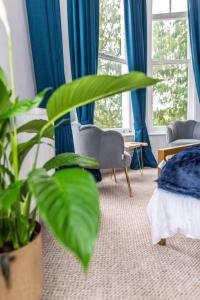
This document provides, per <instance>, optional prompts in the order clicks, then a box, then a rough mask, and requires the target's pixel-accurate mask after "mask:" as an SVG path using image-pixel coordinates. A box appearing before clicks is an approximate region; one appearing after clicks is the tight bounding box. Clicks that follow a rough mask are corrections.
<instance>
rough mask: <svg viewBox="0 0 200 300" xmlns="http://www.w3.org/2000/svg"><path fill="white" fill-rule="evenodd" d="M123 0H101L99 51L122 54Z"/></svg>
mask: <svg viewBox="0 0 200 300" xmlns="http://www.w3.org/2000/svg"><path fill="white" fill-rule="evenodd" d="M121 37H122V7H121V0H100V32H99V51H100V52H102V53H105V54H110V55H114V56H117V57H120V56H121V55H122V53H121V52H122V45H121Z"/></svg>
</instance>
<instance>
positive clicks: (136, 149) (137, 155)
mask: <svg viewBox="0 0 200 300" xmlns="http://www.w3.org/2000/svg"><path fill="white" fill-rule="evenodd" d="M135 150H136V153H137V159H138V163H139V167H140V174H141V175H142V168H141V163H140V157H139V153H138V148H135Z"/></svg>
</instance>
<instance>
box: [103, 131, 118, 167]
mask: <svg viewBox="0 0 200 300" xmlns="http://www.w3.org/2000/svg"><path fill="white" fill-rule="evenodd" d="M123 159H124V139H123V136H122V135H121V134H120V133H119V132H117V131H114V130H107V131H104V132H103V133H102V136H101V151H100V167H101V168H102V169H107V168H120V167H121V165H122V162H123Z"/></svg>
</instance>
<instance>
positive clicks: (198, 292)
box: [42, 169, 200, 300]
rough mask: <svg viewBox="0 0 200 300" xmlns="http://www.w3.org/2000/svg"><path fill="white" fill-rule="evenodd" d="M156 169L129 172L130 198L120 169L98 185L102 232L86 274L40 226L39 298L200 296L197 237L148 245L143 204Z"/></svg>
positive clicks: (111, 299) (125, 299)
mask: <svg viewBox="0 0 200 300" xmlns="http://www.w3.org/2000/svg"><path fill="white" fill-rule="evenodd" d="M155 176H156V173H155V170H151V169H146V170H145V171H144V175H143V176H142V177H141V176H140V175H139V172H134V171H132V172H131V182H132V187H133V190H134V199H131V198H129V197H128V193H127V185H126V181H125V177H124V174H123V173H120V174H118V183H117V184H115V183H114V182H112V181H111V179H110V176H106V177H105V178H104V180H103V182H102V183H100V185H99V189H100V194H101V209H102V219H101V231H100V237H99V240H98V242H97V245H96V250H95V253H94V256H93V259H92V262H91V265H90V269H89V272H88V274H84V273H83V272H82V270H81V268H80V265H79V263H77V261H76V260H75V259H74V257H73V256H71V254H69V253H66V252H65V251H64V250H63V249H62V248H60V246H58V245H57V243H56V242H55V240H54V239H53V238H52V237H51V235H50V234H49V233H48V232H46V231H44V232H43V240H44V272H45V274H44V295H43V298H42V300H68V299H69V300H140V299H141V300H145V299H148V300H154V299H155V300H157V299H158V300H159V299H163V300H164V299H165V300H168V299H170V300H171V299H172V300H173V299H177V300H182V299H187V300H190V299H194V300H197V299H200V241H195V240H191V239H185V238H183V237H180V236H177V237H173V238H170V239H169V240H168V243H167V246H166V247H160V246H158V245H156V246H153V245H152V244H151V238H150V231H149V225H148V219H147V215H146V206H147V203H148V201H149V198H150V196H151V194H152V192H153V189H154V182H153V181H154V179H155Z"/></svg>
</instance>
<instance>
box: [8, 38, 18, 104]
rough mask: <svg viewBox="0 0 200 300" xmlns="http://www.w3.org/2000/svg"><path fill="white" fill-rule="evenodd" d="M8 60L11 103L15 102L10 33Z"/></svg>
mask: <svg viewBox="0 0 200 300" xmlns="http://www.w3.org/2000/svg"><path fill="white" fill-rule="evenodd" d="M8 60H9V69H10V82H11V90H12V95H11V100H12V102H13V103H15V102H16V97H15V77H14V63H13V51H12V36H11V33H10V34H9V36H8Z"/></svg>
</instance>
